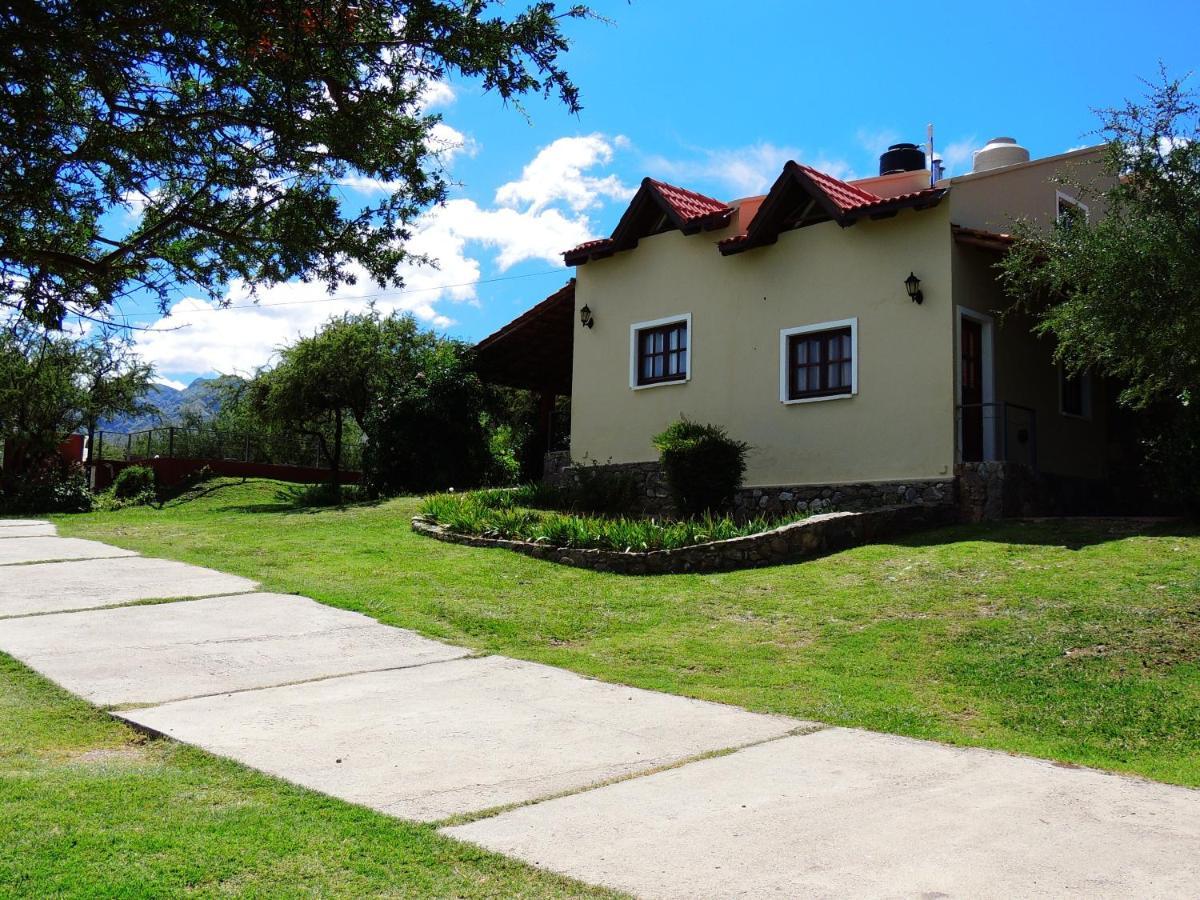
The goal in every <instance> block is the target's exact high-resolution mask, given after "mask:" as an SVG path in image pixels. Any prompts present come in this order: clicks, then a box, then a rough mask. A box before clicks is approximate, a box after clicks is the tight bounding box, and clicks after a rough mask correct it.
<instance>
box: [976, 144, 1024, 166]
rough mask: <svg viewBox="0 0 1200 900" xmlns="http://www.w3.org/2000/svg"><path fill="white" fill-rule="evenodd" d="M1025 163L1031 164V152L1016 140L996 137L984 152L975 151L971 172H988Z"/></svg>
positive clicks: (986, 146) (985, 147) (984, 148)
mask: <svg viewBox="0 0 1200 900" xmlns="http://www.w3.org/2000/svg"><path fill="white" fill-rule="evenodd" d="M1023 162H1029V151H1028V150H1026V149H1025V148H1024V147H1022V146H1021V145H1020V144H1018V143H1017V141H1016V138H1010V137H994V138H992V139H991V140H990V141H988V142H987V144H986V145H985V146H984V147H983V149H982V150H976V151H975V155H974V157H973V158H972V163H971V171H972V172H986V171H988V170H989V169H999V168H1000V167H1001V166H1013V165H1016V164H1017V163H1023Z"/></svg>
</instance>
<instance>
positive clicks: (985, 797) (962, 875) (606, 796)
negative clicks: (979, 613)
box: [444, 728, 1200, 898]
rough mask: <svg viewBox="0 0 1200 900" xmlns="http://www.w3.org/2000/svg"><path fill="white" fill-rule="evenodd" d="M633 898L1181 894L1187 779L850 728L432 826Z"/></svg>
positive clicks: (1194, 807) (1192, 860)
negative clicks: (1157, 779) (1154, 779)
mask: <svg viewBox="0 0 1200 900" xmlns="http://www.w3.org/2000/svg"><path fill="white" fill-rule="evenodd" d="M444 831H445V833H446V834H448V835H450V836H452V837H456V838H461V839H463V840H467V841H471V842H474V843H476V844H480V845H482V846H483V847H486V848H487V849H489V850H496V851H499V852H501V853H506V854H508V855H510V856H516V857H518V858H520V859H523V860H525V861H527V862H531V863H534V864H536V865H539V866H541V867H543V868H547V869H552V870H554V871H556V872H561V873H565V874H567V875H572V876H574V877H576V878H580V879H583V880H585V881H590V882H593V883H597V884H604V885H608V886H611V887H615V888H619V889H623V890H626V891H630V892H632V893H635V894H638V895H640V896H644V897H732V896H738V897H765V896H771V897H833V896H871V897H1005V898H1008V897H1046V896H1087V897H1107V896H1111V897H1118V896H1120V897H1171V896H1179V897H1184V896H1187V897H1195V896H1196V894H1197V886H1198V885H1200V791H1194V790H1189V789H1187V788H1178V787H1171V786H1168V785H1162V784H1154V783H1150V782H1144V781H1140V780H1136V779H1132V778H1122V777H1118V776H1115V775H1109V774H1105V773H1102V772H1097V771H1093V770H1090V769H1068V768H1064V767H1060V766H1056V765H1054V764H1053V763H1049V762H1044V761H1040V760H1033V759H1027V758H1021V757H1013V756H1007V755H1004V754H999V753H991V752H988V751H983V750H970V749H958V748H951V747H946V746H943V745H941V744H934V743H929V742H925V741H916V740H909V739H906V738H899V737H894V736H890V735H880V734H874V733H870V732H863V731H855V730H849V729H840V728H834V729H827V730H824V731H819V732H816V733H814V734H810V735H805V736H802V737H791V738H786V739H784V740H781V741H774V742H771V743H768V744H762V745H760V746H757V747H751V748H748V749H746V750H742V751H740V752H738V753H734V754H731V755H729V756H724V757H719V758H715V759H708V760H703V761H700V762H696V763H693V764H691V765H687V766H683V767H681V768H678V769H673V770H670V771H666V772H661V773H658V774H655V775H651V776H648V777H646V778H639V779H636V780H633V781H627V782H624V783H621V784H616V785H611V786H609V787H604V788H600V789H598V790H595V791H589V792H587V793H584V794H577V795H574V796H571V797H564V798H561V799H558V800H552V801H549V802H547V803H543V804H540V805H538V806H532V807H526V808H522V809H517V810H513V811H511V812H508V813H505V814H503V815H500V816H497V817H495V818H491V819H483V820H480V821H477V822H473V823H470V824H468V825H463V826H460V827H456V828H447V829H444Z"/></svg>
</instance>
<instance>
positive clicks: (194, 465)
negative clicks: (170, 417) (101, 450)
mask: <svg viewBox="0 0 1200 900" xmlns="http://www.w3.org/2000/svg"><path fill="white" fill-rule="evenodd" d="M126 466H149V467H150V468H152V469H153V470H154V475H155V477H156V478H157V479H158V483H159V484H160V485H162V486H163V487H171V486H172V485H175V484H178V483H179V482H181V481H183V480H184V479H185V478H187V477H188V476H189V475H191V474H192V473H193V472H198V471H200V470H201V469H203V468H204V467H205V466H207V467H208V468H209V470H210V471H212V472H213V474H215V475H233V476H238V477H245V478H276V479H278V480H280V481H295V482H298V483H300V484H317V483H318V482H325V481H328V480H329V470H328V469H315V468H310V467H308V466H279V465H274V464H272V463H254V462H239V461H238V460H232V459H178V458H174V459H166V458H163V457H159V458H157V459H134V460H116V459H106V460H103V461H101V462H98V463H97V464H96V479H95V483H94V484H93V485H92V489H93V490H97V491H102V490H104V489H105V488H107V487H108V486H109V485H111V484H112V483H113V479H114V478H116V477H117V473H118V472H120V471H121V470H122V469H124V468H125V467H126ZM361 478H362V475H361V473H359V472H342V473H340V475H339V478H338V481H340V482H341V483H342V484H358V482H359V480H360V479H361Z"/></svg>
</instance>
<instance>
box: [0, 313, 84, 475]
mask: <svg viewBox="0 0 1200 900" xmlns="http://www.w3.org/2000/svg"><path fill="white" fill-rule="evenodd" d="M81 366H82V354H81V352H80V347H79V344H78V343H77V341H75V340H73V339H71V338H70V337H67V336H66V335H62V334H53V333H48V332H46V331H44V330H43V329H41V328H38V327H36V326H34V325H31V324H29V323H27V322H22V321H20V320H14V321H11V322H9V323H8V325H7V327H6V328H5V329H4V331H3V332H2V333H0V436H2V439H3V444H4V484H3V486H2V487H3V489H4V491H5V492H6V493H7V492H11V490H12V488H13V486H14V484H15V482H17V481H18V480H20V479H21V478H22V477H24V476H25V475H26V474H27V473H28V472H29V471H30V470H31V469H33V468H34V467H35V466H36V465H37V464H39V463H40V462H41V461H43V460H45V459H48V458H50V457H52V456H53V455H54V453H55V448H56V447H57V446H58V443H59V442H60V441H61V440H62V438H63V436H64V435H66V434H69V433H71V432H73V431H75V430H76V429H77V428H78V427H79V425H80V423H81V422H82V413H81V409H82V407H83V396H84V395H83V390H82V388H81V383H80V377H79V375H80V371H81Z"/></svg>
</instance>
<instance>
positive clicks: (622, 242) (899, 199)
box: [563, 162, 948, 266]
mask: <svg viewBox="0 0 1200 900" xmlns="http://www.w3.org/2000/svg"><path fill="white" fill-rule="evenodd" d="M947 190H948V189H947V188H925V189H923V190H920V191H912V192H911V193H907V194H901V195H899V196H895V197H881V196H879V195H878V194H874V193H871V192H870V191H868V190H866V189H865V188H862V187H859V186H858V185H854V184H850V183H849V182H848V181H843V180H842V179H840V178H835V177H834V176H833V175H830V174H828V173H826V172H822V171H820V170H818V169H814V168H813V167H812V166H806V165H802V164H800V163H797V162H788V163H787V164H786V165H785V166H784V167H783V172H782V173H781V174H780V176H779V178H778V179H777V180H776V181H775V184H774V185H773V186H772V187H771V190H770V193H768V194H767V195H766V196H765V197H764V198H762V199H761V201H760V202H759V203H758V204H757V206H756V209H755V210H754V216H753V218H752V219H750V221H749V222H746V223H744V228H745V230H744V232H743V233H742V234H737V235H733V236H731V237H727V238H725V239H724V240H721V241H719V242H718V243H717V246H718V248H719V249H720V251H721V253H723V254H729V253H738V252H740V251H742V250H748V249H750V248H751V247H761V246H763V245H765V244H770V243H774V241H775V239H776V237H777V236H778V235H779V234H780V232H782V231H785V230H787V229H789V228H796V227H800V226H803V225H810V224H815V223H816V222H823V221H829V220H830V219H832V220H833V221H835V222H837V223H838V224H839V225H842V226H843V227H844V226H846V225H852V224H853V223H854V222H856V221H858V220H859V219H860V218H862V217H864V216H874V217H876V218H882V217H884V216H890V215H894V214H895V213H896V212H897V211H898V210H901V209H909V208H915V209H924V208H925V207H927V206H934V205H936V204H937V203H938V202H939V201H940V200H941V198H942V196H943V195H944V194H945V193H946V191H947ZM805 197H807V198H808V199H810V200H811V201H813V202H812V203H811V204H810V207H811V209H810V211H809V212H807V213H806V214H804V216H803V217H802V218H801V219H796V218H795V207H796V201H797V199H799V200H800V201H802V202H803V201H804V198H805ZM733 212H734V210H733V207H731V206H730V205H729V204H727V203H724V202H722V201H720V200H716V199H714V198H712V197H706V196H705V195H704V194H698V193H696V192H695V191H689V190H687V189H686V188H681V187H677V186H676V185H673V184H667V183H666V182H664V181H657V180H655V179H653V178H645V179H643V180H642V185H641V187H640V188H639V189H638V192H637V193H636V194H635V195H634V197H633V200H632V201H630V204H629V208H628V209H626V211H625V214H624V215H623V216H622V217H621V221H620V222H619V223H618V224H617V227H616V228H615V229H614V230H613V233H612V236H611V237H607V238H601V239H599V240H593V241H585V242H584V243H582V244H580V245H579V246H578V247H573V248H572V249H570V250H568V251H566V253H564V254H563V257H564V259H565V260H566V263H567V265H572V266H574V265H583V264H584V263H585V262H587V261H588V260H590V259H597V258H599V257H602V256H609V255H611V254H613V253H616V252H618V251H621V250H628V249H631V248H632V247H636V246H637V243H638V240H639V239H640V238H642V237H645V236H646V235H647V234H652V233H655V232H654V230H653V229H654V228H655V224H654V223H655V222H656V221H657V222H660V223H661V220H662V215H663V214H664V213H665V214H666V216H667V219H668V220H669V222H670V225H671V226H672V227H674V228H678V229H679V230H680V231H682V232H683V233H684V234H694V233H695V232H697V231H700V230H701V229H704V230H711V229H714V228H722V227H724V226H726V225H727V224H729V221H730V220H731V219H732V217H733ZM789 217H790V218H789Z"/></svg>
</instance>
